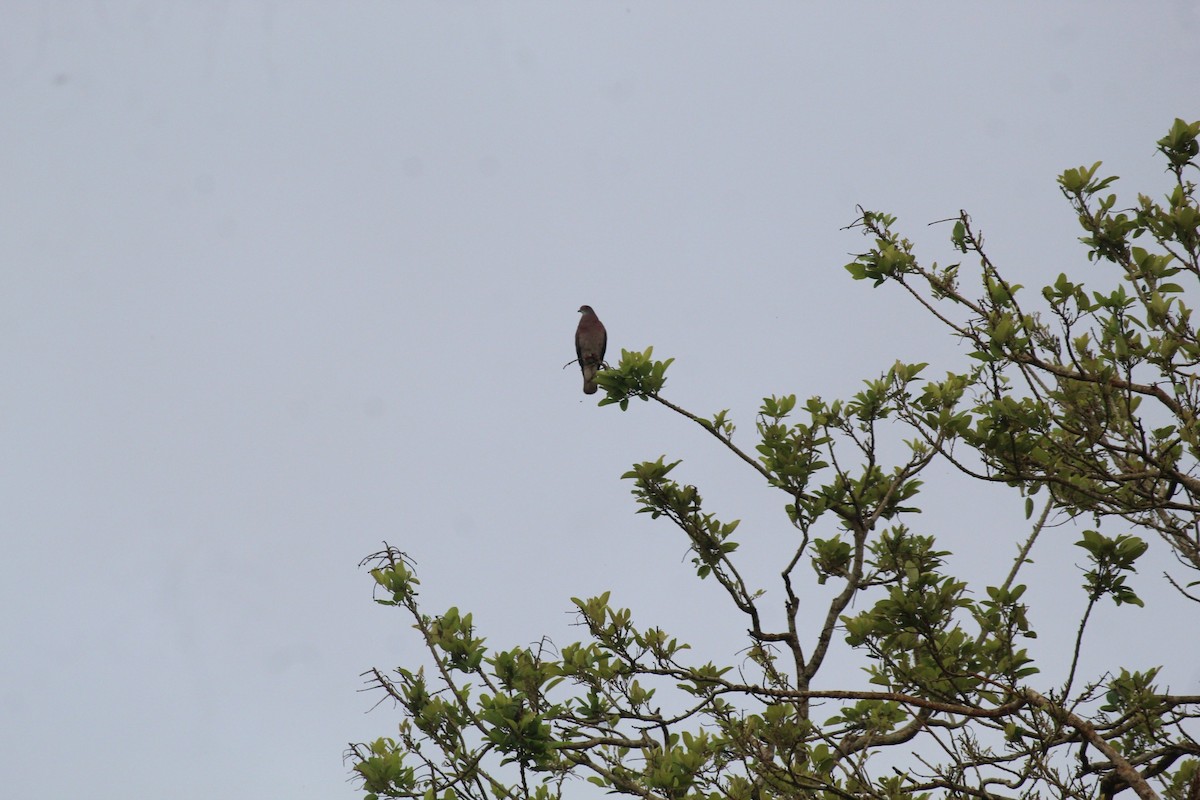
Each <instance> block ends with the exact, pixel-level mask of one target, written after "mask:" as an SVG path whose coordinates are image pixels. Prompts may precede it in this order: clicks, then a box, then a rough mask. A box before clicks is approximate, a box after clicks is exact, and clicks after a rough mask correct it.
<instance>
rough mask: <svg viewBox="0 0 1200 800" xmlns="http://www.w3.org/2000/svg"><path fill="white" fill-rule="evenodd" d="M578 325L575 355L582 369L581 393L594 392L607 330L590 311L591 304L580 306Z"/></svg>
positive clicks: (606, 340)
mask: <svg viewBox="0 0 1200 800" xmlns="http://www.w3.org/2000/svg"><path fill="white" fill-rule="evenodd" d="M579 313H580V314H583V316H582V317H580V318H579V327H578V328H576V329H575V355H576V356H577V357H578V358H579V369H581V370H582V371H583V393H584V394H595V393H596V371H597V370H598V369H600V365H601V364H603V363H604V348H605V346H606V345H607V344H608V331H606V330H604V323H603V322H601V321H600V318H599V317H597V316H596V312H595V311H592V307H591V306H580V307H579Z"/></svg>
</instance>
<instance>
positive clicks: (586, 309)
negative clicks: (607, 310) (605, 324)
mask: <svg viewBox="0 0 1200 800" xmlns="http://www.w3.org/2000/svg"><path fill="white" fill-rule="evenodd" d="M579 313H580V314H595V313H596V312H595V311H592V307H591V306H580V307H579Z"/></svg>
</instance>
